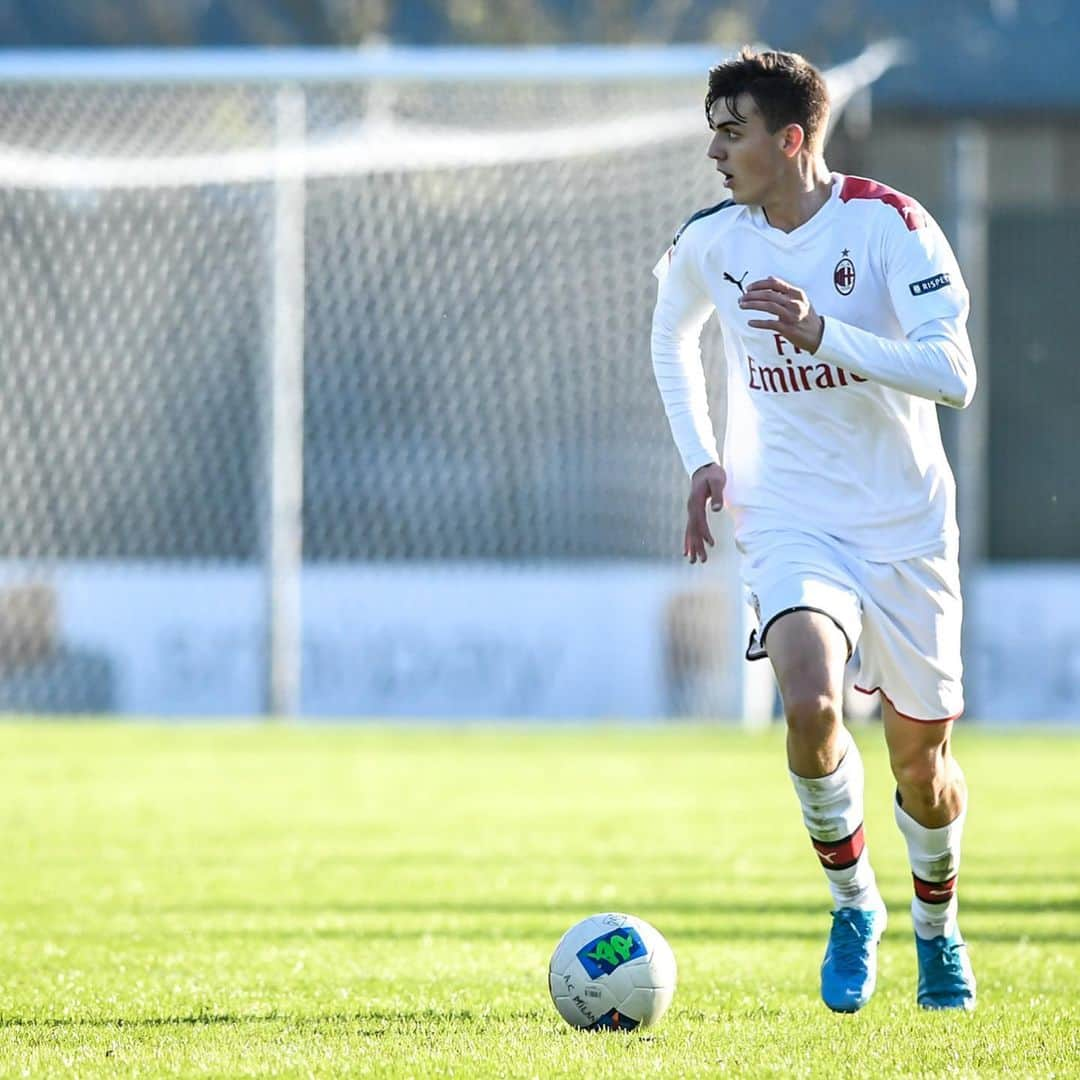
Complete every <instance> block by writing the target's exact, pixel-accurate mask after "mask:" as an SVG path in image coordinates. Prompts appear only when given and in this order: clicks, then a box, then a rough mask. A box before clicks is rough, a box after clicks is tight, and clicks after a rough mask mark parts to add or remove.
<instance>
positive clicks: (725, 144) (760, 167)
mask: <svg viewBox="0 0 1080 1080" xmlns="http://www.w3.org/2000/svg"><path fill="white" fill-rule="evenodd" d="M733 104H734V109H731V108H729V107H728V103H727V102H726V101H723V100H720V101H714V102H713V106H712V108H711V109H710V110H709V125H710V127H711V128H712V130H713V137H712V140H711V141H710V143H709V149H708V155H709V157H710V158H712V160H713V161H715V162H716V168H717V170H718V171H719V172H721V173H723V174H724V187H726V188H727V189H728V191H730V193H731V198H732V199H734V200H735V202H737V203H745V204H748V205H751V206H762V205H764V204H765V203H766V202H767V201H768V199H769V195H770V193H771V192H773V191H775V190H776V188H777V187H778V186H779V184H780V183H781V181H782V179H783V177H784V176H785V173H786V170H788V169H790V168H791V164H792V161H791V156H790V155H789V154H788V153H785V151H784V147H785V143H786V141H787V139H788V137H789V135H788V131H787V129H785V128H781V129H780V130H779V131H774V132H770V131H769V129H768V128H767V127H766V126H765V118H764V117H763V116H762V115H761V113H760V112H759V111H758V107H757V105H756V104H755V103H754V99H753V98H752V97H751V96H750V95H749V94H745V93H743V94H740V95H739V96H738V97H737V98H736V99H735V101H734V102H733Z"/></svg>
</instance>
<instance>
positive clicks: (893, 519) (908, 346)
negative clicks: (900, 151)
mask: <svg viewBox="0 0 1080 1080" xmlns="http://www.w3.org/2000/svg"><path fill="white" fill-rule="evenodd" d="M654 273H655V274H656V276H657V278H658V279H659V289H658V295H657V303H656V310H655V312H654V315H653V327H652V357H653V369H654V372H655V375H656V381H657V385H658V387H659V389H660V394H661V397H662V398H663V402H664V408H665V409H666V411H667V415H668V419H669V421H670V424H671V430H672V434H673V436H674V438H675V443H676V445H677V447H678V449H679V453H680V455H681V456H682V460H683V465H684V466H685V467H686V471H687V472H688V473H693V472H694V471H695V470H696V469H698V468H700V467H701V466H702V465H705V464H708V463H709V462H719V461H721V457H720V455H719V454H718V453H717V446H716V439H715V435H714V433H713V428H712V422H711V420H710V417H709V407H708V401H707V399H706V393H705V376H704V371H703V368H702V362H701V350H700V337H701V330H702V327H703V326H704V324H705V322H706V320H707V319H708V318H709V316H710V314H711V313H712V312H713V311H714V310H715V311H716V312H717V313H718V315H719V319H720V325H721V329H722V332H723V341H724V356H725V359H726V364H727V425H726V431H725V437H724V452H723V458H722V464H723V465H724V468H725V470H726V472H727V486H726V488H725V492H724V501H725V505H726V507H727V508H728V509H729V510H730V512H731V514H732V515H733V518H734V524H735V537H736V542H737V543H741V541H742V540H744V539H748V538H749V537H750V536H752V535H755V534H759V533H763V532H768V531H771V530H773V529H776V528H785V529H792V528H794V529H799V530H802V531H806V532H811V533H819V534H823V535H826V536H831V537H833V538H835V539H837V540H839V541H841V542H842V543H844V544H846V545H849V546H850V547H851V548H853V549H854V550H855V551H857V552H858V553H859V554H860V555H861V556H862V557H863V558H865V559H868V560H870V561H881V562H887V561H891V560H895V559H906V558H913V557H914V556H916V555H924V554H929V553H932V552H955V550H956V546H957V529H956V511H955V501H956V495H955V483H954V481H953V476H952V472H951V470H950V469H949V464H948V461H947V460H946V457H945V452H944V449H943V448H942V444H941V434H940V430H939V428H938V421H937V411H936V407H935V406H936V403H940V404H943V405H950V406H953V407H957V408H962V407H964V406H965V405H967V404H968V403H969V402H970V400H971V397H972V395H973V394H974V392H975V363H974V360H973V359H972V356H971V345H970V343H969V341H968V336H967V330H966V329H965V321H966V318H967V311H968V294H967V289H966V287H965V286H964V282H963V279H962V277H961V274H960V269H959V267H958V266H957V263H956V259H955V257H954V256H953V253H952V250H951V249H950V247H949V244H948V241H947V240H946V239H945V237H944V235H943V234H942V232H941V229H940V228H939V227H938V225H937V223H936V222H934V220H933V219H932V218H931V217H930V215H929V214H927V213H926V211H925V210H924V209H923V208H922V207H921V206H919V204H918V203H916V202H915V201H914V200H913V199H911V198H909V197H908V196H906V195H903V194H901V193H899V192H897V191H893V190H892V189H891V188H888V187H886V186H885V185H883V184H879V183H877V182H876V181H873V180H865V179H862V178H860V177H855V176H847V177H845V176H842V175H840V174H835V173H834V174H833V190H832V194H831V195H830V197H829V200H828V201H827V202H826V203H825V205H824V206H822V207H821V209H819V210H818V212H817V213H816V214H814V216H813V217H811V218H810V219H809V220H808V221H807V222H805V223H804V224H803V225H801V226H799V227H798V228H797V229H794V230H793V231H792V232H790V233H785V232H783V231H781V230H780V229H776V228H773V227H772V226H770V225H769V223H768V221H767V219H766V217H765V214H764V213H763V211H762V210H761V209H760V207H750V206H740V205H736V204H735V203H731V202H728V203H721V204H720V205H719V206H715V207H712V208H710V209H708V210H703V211H701V212H700V213H698V214H695V215H694V216H693V217H692V218H691V219H690V220H689V221H688V222H687V224H686V225H685V226H683V228H682V229H681V230H680V232H679V233H678V235H677V236H676V238H675V241H674V242H673V244H672V246H671V247H670V248H669V249H668V251H667V252H666V253H665V254H664V256H663V257H662V258H661V260H660V262H659V263H657V266H656V268H655V270H654ZM770 276H772V277H778V278H782V279H783V280H785V281H788V282H790V283H791V284H793V285H797V286H798V287H799V288H801V289H803V290H805V292H806V294H807V296H808V297H809V299H810V302H811V303H812V304H813V305H814V309H815V310H816V311H817V313H818V314H819V315H821V316H822V317H823V318H824V321H825V330H824V336H823V338H822V341H821V345H820V346H819V347H818V349H817V351H816V352H815V353H813V354H811V353H808V352H806V351H804V350H800V349H798V348H796V347H795V346H794V345H792V344H791V343H790V342H789V341H787V340H785V339H784V338H782V337H780V336H779V335H778V334H774V333H772V332H770V331H766V330H760V329H754V328H752V327H750V326H748V325H747V324H748V322H749V321H750V320H751V319H771V318H772V316H770V315H767V314H764V313H762V312H759V311H744V310H743V309H741V308H740V307H739V305H738V300H739V297H740V295H741V294H742V291H743V287H744V286H745V285H748V284H749V283H750V282H752V281H756V280H758V279H760V278H766V277H770Z"/></svg>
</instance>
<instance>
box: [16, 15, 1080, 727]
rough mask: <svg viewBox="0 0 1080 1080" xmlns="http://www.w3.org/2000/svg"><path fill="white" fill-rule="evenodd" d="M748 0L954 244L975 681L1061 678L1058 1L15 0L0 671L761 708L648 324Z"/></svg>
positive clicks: (1067, 405)
mask: <svg viewBox="0 0 1080 1080" xmlns="http://www.w3.org/2000/svg"><path fill="white" fill-rule="evenodd" d="M744 42H754V43H759V44H767V45H770V46H774V47H778V48H783V49H792V50H795V51H799V52H802V53H804V54H805V55H806V56H807V57H808V58H809V59H810V60H812V61H813V62H814V63H816V64H817V65H818V66H820V67H821V68H822V69H823V70H826V71H827V72H828V76H829V79H830V85H831V88H832V92H833V96H834V101H835V105H836V108H835V116H834V126H833V130H832V133H831V136H830V142H829V147H828V152H827V158H828V160H829V163H830V165H831V166H832V167H833V168H834V169H835V170H838V171H841V172H848V173H855V174H860V175H868V176H873V177H875V178H876V179H879V180H882V181H884V182H885V183H887V184H890V185H892V186H894V187H898V188H900V189H902V190H904V191H906V192H908V193H910V194H912V195H914V196H915V197H916V198H918V199H919V200H920V201H922V202H923V203H924V204H925V205H926V206H927V208H928V209H929V210H930V211H931V212H932V213H933V214H934V215H935V217H937V219H938V220H939V221H940V222H941V224H942V225H943V227H944V228H945V229H946V231H947V232H948V233H949V235H950V237H951V239H952V241H953V244H954V247H955V248H956V250H957V252H958V255H959V257H960V261H961V264H962V266H963V268H964V271H965V275H966V277H967V279H968V284H969V287H970V289H971V292H972V316H971V322H970V329H971V333H972V338H973V343H974V345H975V348H976V356H977V359H978V361H979V366H980V390H979V394H978V397H977V399H976V403H975V404H974V405H973V406H972V407H971V408H970V409H969V410H967V411H966V412H964V413H963V414H956V413H950V412H949V411H948V410H942V411H941V417H942V424H943V430H944V433H945V438H946V443H947V447H948V450H949V454H950V457H951V458H952V461H953V464H954V468H955V470H956V472H957V476H958V480H959V483H960V499H961V503H960V517H961V528H962V534H963V561H964V564H965V575H966V596H967V601H968V617H967V639H966V648H965V653H966V664H967V671H968V677H967V688H968V696H969V712H970V714H971V716H972V718H973V719H975V720H977V721H983V722H988V723H993V722H998V723H1018V722H1040V723H1043V722H1059V721H1062V722H1067V721H1072V722H1076V721H1077V720H1080V570H1078V563H1077V560H1078V559H1080V528H1078V526H1080V492H1078V490H1077V486H1076V485H1075V483H1074V482H1073V474H1074V472H1075V468H1076V463H1077V449H1076V436H1075V432H1074V429H1075V425H1076V422H1075V419H1074V418H1075V417H1076V416H1077V415H1080V409H1078V406H1080V383H1078V381H1077V380H1076V379H1075V378H1074V377H1073V373H1072V370H1071V368H1072V364H1073V356H1072V350H1071V348H1070V347H1068V346H1067V345H1066V344H1064V343H1065V342H1066V341H1067V333H1066V322H1067V320H1068V319H1069V316H1070V302H1069V297H1068V293H1069V292H1070V291H1071V288H1072V286H1073V283H1074V281H1075V280H1076V277H1077V273H1076V272H1077V265H1076V262H1077V257H1076V254H1075V251H1076V243H1075V237H1076V235H1077V227H1078V225H1080V178H1078V172H1080V170H1078V168H1077V166H1078V165H1080V135H1078V134H1077V132H1076V130H1075V129H1074V127H1073V122H1074V121H1075V119H1076V118H1077V115H1078V112H1080V71H1078V70H1077V66H1076V64H1075V62H1074V59H1073V56H1074V53H1075V51H1076V47H1077V45H1078V44H1080V9H1078V8H1076V7H1075V5H1070V4H1068V3H1066V2H1065V0H956V2H953V3H950V4H948V5H941V4H940V3H936V4H931V3H929V2H924V0H910V2H906V3H894V2H890V0H823V2H821V3H818V4H815V5H806V4H802V3H797V2H769V0H758V2H749V0H747V2H744V3H732V4H724V3H719V4H718V3H701V2H697V0H625V2H618V0H606V2H601V0H596V2H589V3H574V4H570V3H566V2H563V0H558V2H556V0H512V2H508V3H499V4H496V3H488V2H485V0H443V2H436V0H430V2H421V0H413V2H404V3H391V2H389V0H383V2H370V3H364V2H357V0H322V2H304V3H301V2H299V0H295V2H290V0H261V2H260V0H244V2H241V0H188V2H176V0H168V2H166V0H160V2H158V3H154V2H147V0H143V2H139V3H135V2H120V0H96V2H95V0H80V2H78V3H75V2H74V0H71V2H64V0H53V2H52V3H50V4H48V5H42V4H39V3H36V2H29V0H21V2H20V0H11V2H8V3H6V4H3V5H0V95H2V101H3V108H2V109H0V229H2V230H3V238H4V254H5V257H4V259H3V261H2V263H0V322H2V325H3V328H4V329H3V335H4V338H3V340H4V363H3V365H2V366H0V506H2V507H3V513H2V514H0V709H3V710H6V711H9V712H14V713H19V714H27V713H29V714H35V715H37V714H41V715H46V714H55V713H85V714H94V715H100V714H102V713H106V714H113V713H115V714H125V715H141V716H168V717H178V718H179V717H190V716H225V715H229V716H237V715H256V714H268V715H279V716H298V717H303V718H307V719H317V718H329V717H337V718H342V719H347V718H353V717H364V718H366V717H400V718H430V717H447V718H458V719H473V718H503V719H522V720H529V719H552V720H575V719H590V718H619V719H631V720H633V719H638V720H650V719H655V718H661V717H678V716H710V717H716V718H717V719H720V720H724V721H727V722H740V721H741V722H744V723H747V724H750V725H755V726H756V725H761V724H765V723H768V722H769V721H770V719H771V718H772V716H773V715H774V713H775V711H776V710H775V705H776V703H775V694H774V690H773V687H772V684H771V679H770V678H769V674H768V671H767V665H766V664H757V665H752V666H751V665H747V664H745V662H744V661H743V660H742V650H743V648H744V646H745V640H746V635H747V633H748V630H749V620H748V614H747V612H746V610H745V606H744V603H743V598H742V592H741V588H740V586H739V583H738V579H737V573H736V570H735V567H734V563H733V559H732V552H731V550H730V545H723V546H724V547H725V548H726V550H725V551H724V552H723V553H718V557H717V558H715V559H713V560H712V561H710V563H709V565H708V567H706V568H705V569H702V568H700V567H697V568H693V569H690V568H687V567H684V566H682V565H680V560H679V552H680V545H681V537H682V525H683V513H684V511H683V505H684V499H685V493H686V478H685V476H684V475H683V473H682V471H681V469H680V467H679V464H678V461H677V458H676V455H675V451H674V448H673V446H672V444H671V440H670V436H669V434H668V429H667V423H666V420H665V418H664V415H663V410H662V408H661V405H660V402H659V398H658V395H657V393H656V390H655V386H654V384H653V380H652V372H651V366H650V359H649V346H648V330H649V321H650V317H651V309H652V301H653V294H654V281H653V279H652V276H651V268H652V266H653V264H654V263H655V261H656V260H657V259H658V258H659V256H660V255H661V254H662V253H663V251H664V250H665V248H666V247H667V245H668V243H669V242H670V238H671V235H672V233H673V232H674V231H675V229H676V228H677V227H678V226H679V225H680V224H681V223H682V222H683V221H684V220H685V219H686V218H687V217H689V216H690V214H692V213H693V212H694V211H696V210H697V209H699V208H701V207H704V206H707V205H711V204H713V203H715V202H717V201H720V199H722V198H723V193H722V191H721V190H720V189H719V187H718V185H717V183H716V177H715V173H714V172H713V171H712V170H711V169H710V167H709V163H708V162H707V160H706V159H705V156H704V151H705V147H706V143H707V130H706V127H705V122H704V112H703V108H702V101H703V97H704V90H705V82H706V75H707V70H708V67H709V66H710V65H711V64H713V63H715V62H717V61H718V60H720V59H723V58H724V57H725V56H727V55H729V54H730V53H732V52H733V51H735V50H736V49H737V48H738V47H739V46H740V45H741V44H742V43H744ZM704 344H705V348H706V354H707V365H708V370H709V378H710V389H711V393H712V396H713V398H714V417H715V418H716V420H717V423H718V425H722V422H723V395H722V389H723V386H722V378H723V358H722V355H721V352H720V342H719V335H718V334H717V333H716V331H715V327H714V326H710V327H709V328H708V329H707V331H706V335H705V339H704ZM871 704H872V703H871ZM860 705H861V707H862V709H863V711H865V709H866V703H865V702H862V703H860ZM852 708H853V710H854V709H855V708H856V705H855V703H854V702H853V703H852Z"/></svg>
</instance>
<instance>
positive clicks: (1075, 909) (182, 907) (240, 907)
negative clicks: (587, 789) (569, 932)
mask: <svg viewBox="0 0 1080 1080" xmlns="http://www.w3.org/2000/svg"><path fill="white" fill-rule="evenodd" d="M960 897H961V899H960V903H961V907H962V909H963V911H965V912H969V913H987V914H992V915H1010V914H1016V915H1038V914H1041V913H1044V912H1045V913H1046V914H1058V913H1064V914H1073V915H1077V916H1080V895H1078V896H1076V897H1065V898H1054V899H1045V900H1038V899H1025V898H1020V897H1018V898H1016V899H1007V898H1003V897H992V898H991V897H987V898H983V897H979V896H977V895H975V896H972V895H968V894H966V893H965V892H964V891H963V890H962V889H961V893H960ZM620 903H622V904H624V905H625V906H624V907H621V908H619V909H618V910H629V911H634V910H638V909H646V908H647V909H648V910H649V911H651V912H653V913H656V914H657V916H659V913H661V912H662V913H664V914H670V915H675V916H678V915H687V916H701V915H712V916H715V915H805V916H810V917H812V916H814V915H816V914H817V913H818V911H819V910H824V909H825V905H826V903H827V900H826V899H824V898H811V899H807V900H790V899H772V900H761V901H757V900H729V899H724V898H717V899H715V900H669V899H660V898H657V897H655V896H642V897H640V898H637V899H635V898H634V897H632V896H631V897H629V898H627V897H623V898H622V899H621V901H620ZM585 908H589V909H590V910H592V911H611V910H615V909H613V908H612V907H611V906H610V903H609V902H605V901H604V900H599V899H598V900H596V901H590V900H585V901H570V900H566V901H561V902H559V903H544V902H524V903H523V902H521V901H511V900H506V901H499V900H448V899H440V900H422V901H421V900H405V899H402V900H397V899H394V900H379V901H364V900H358V901H357V900H350V901H349V902H348V903H339V904H332V905H327V906H322V905H317V904H316V905H311V906H307V905H304V904H258V903H251V904H235V903H218V904H215V903H212V902H207V903H205V904H168V905H165V906H163V907H160V908H157V909H156V910H157V911H158V912H159V913H161V914H164V915H178V914H201V915H218V916H222V915H245V916H251V915H256V916H258V915H262V916H266V917H274V916H283V915H284V916H296V917H299V918H303V919H312V918H317V917H319V916H323V917H331V918H333V917H335V916H336V917H348V916H350V915H385V916H388V917H393V916H395V915H430V916H445V915H448V914H449V915H483V916H489V915H511V916H512V915H552V916H556V915H559V916H561V915H564V914H565V913H566V912H567V911H571V910H572V911H578V910H584V909H585Z"/></svg>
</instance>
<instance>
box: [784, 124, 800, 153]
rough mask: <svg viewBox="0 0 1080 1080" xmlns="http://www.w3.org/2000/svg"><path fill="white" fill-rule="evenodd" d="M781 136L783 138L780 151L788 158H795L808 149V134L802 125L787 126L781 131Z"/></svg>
mask: <svg viewBox="0 0 1080 1080" xmlns="http://www.w3.org/2000/svg"><path fill="white" fill-rule="evenodd" d="M780 134H781V136H782V141H781V143H780V149H781V150H782V151H783V152H784V154H785V155H787V157H789V158H793V157H795V155H796V154H798V152H799V151H800V150H802V149H804V148H805V147H806V132H805V131H803V126H802V124H787V125H785V126H784V127H783V128H782V129H781V132H780Z"/></svg>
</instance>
